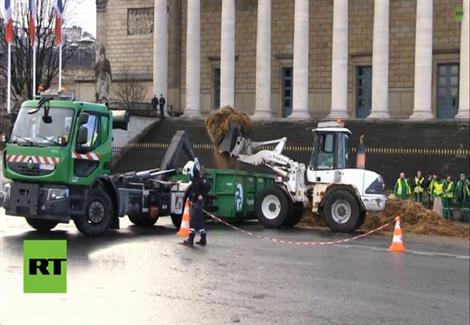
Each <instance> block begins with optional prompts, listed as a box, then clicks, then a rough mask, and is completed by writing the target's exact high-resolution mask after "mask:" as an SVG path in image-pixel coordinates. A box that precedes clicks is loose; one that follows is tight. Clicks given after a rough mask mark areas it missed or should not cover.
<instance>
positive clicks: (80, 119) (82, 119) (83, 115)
mask: <svg viewBox="0 0 470 325" xmlns="http://www.w3.org/2000/svg"><path fill="white" fill-rule="evenodd" d="M89 117H90V114H88V113H81V114H80V116H79V117H78V124H79V125H83V124H86V123H88V118H89Z"/></svg>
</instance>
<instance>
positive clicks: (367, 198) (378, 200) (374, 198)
mask: <svg viewBox="0 0 470 325" xmlns="http://www.w3.org/2000/svg"><path fill="white" fill-rule="evenodd" d="M361 200H362V203H363V204H364V208H365V209H366V211H382V210H383V209H385V204H386V203H387V196H386V195H382V194H368V195H367V194H366V195H363V196H362V197H361Z"/></svg>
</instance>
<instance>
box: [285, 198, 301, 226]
mask: <svg viewBox="0 0 470 325" xmlns="http://www.w3.org/2000/svg"><path fill="white" fill-rule="evenodd" d="M303 215H304V205H303V204H302V203H301V202H295V203H292V204H291V206H290V209H289V215H288V216H287V219H286V221H285V222H284V224H283V226H286V227H294V226H295V225H296V224H298V223H299V221H300V220H301V219H302V216H303Z"/></svg>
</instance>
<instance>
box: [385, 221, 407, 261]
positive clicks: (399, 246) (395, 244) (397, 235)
mask: <svg viewBox="0 0 470 325" xmlns="http://www.w3.org/2000/svg"><path fill="white" fill-rule="evenodd" d="M395 221H396V222H395V230H394V231H393V239H392V244H391V245H390V247H389V248H388V249H389V251H391V252H395V253H401V252H404V251H405V245H404V244H403V236H402V233H401V227H400V216H397V217H396V218H395Z"/></svg>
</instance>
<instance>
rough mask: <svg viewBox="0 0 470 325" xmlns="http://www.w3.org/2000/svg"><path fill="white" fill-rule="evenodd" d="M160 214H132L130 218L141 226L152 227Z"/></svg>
mask: <svg viewBox="0 0 470 325" xmlns="http://www.w3.org/2000/svg"><path fill="white" fill-rule="evenodd" d="M158 217H159V216H154V217H152V216H150V215H149V214H148V213H139V214H130V215H129V220H130V221H131V222H132V223H133V224H134V225H136V226H139V227H150V226H153V225H154V224H155V222H157V220H158Z"/></svg>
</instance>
